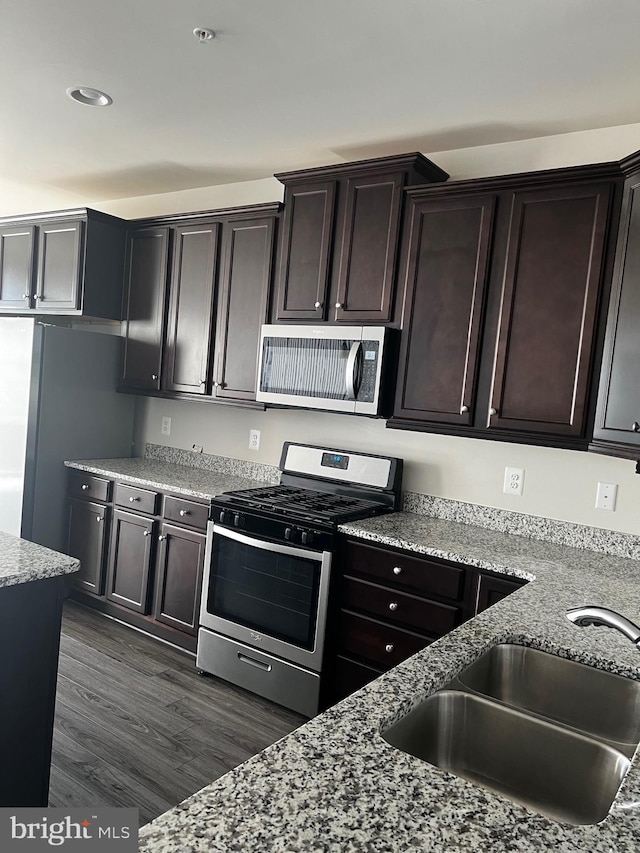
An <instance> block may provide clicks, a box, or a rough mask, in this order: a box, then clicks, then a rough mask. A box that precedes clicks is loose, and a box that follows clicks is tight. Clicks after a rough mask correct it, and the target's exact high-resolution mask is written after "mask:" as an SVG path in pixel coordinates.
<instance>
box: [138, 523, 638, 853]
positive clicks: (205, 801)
mask: <svg viewBox="0 0 640 853" xmlns="http://www.w3.org/2000/svg"><path fill="white" fill-rule="evenodd" d="M341 530H342V531H343V532H345V533H349V534H350V535H353V536H357V537H360V538H363V539H367V540H370V541H373V542H379V543H382V544H388V545H394V546H400V547H403V548H409V549H411V550H414V551H416V552H419V553H423V554H430V555H434V556H438V557H444V558H446V559H449V560H455V561H461V562H464V563H466V564H471V565H475V566H478V567H480V568H485V569H491V570H493V571H497V572H501V573H505V574H510V575H516V576H518V577H521V578H525V579H528V580H531V581H532V582H531V583H529V584H527V585H526V586H524V587H522V588H521V589H519V590H518V591H517V592H515V593H514V594H513V595H511V596H509V597H508V598H506V599H504V600H503V601H501V602H499V603H498V604H496V605H495V606H493V607H491V608H490V609H488V610H486V611H484V612H483V613H481V614H480V615H479V616H477V617H475V618H474V619H472V620H471V621H469V622H467V623H465V624H464V625H462V626H460V627H459V628H457V629H456V630H455V631H452V632H451V633H450V634H447V635H446V636H444V637H442V638H441V639H440V640H438V641H437V642H435V643H433V644H432V645H431V646H429V647H428V648H427V649H425V650H424V651H422V652H419V653H418V654H417V655H414V656H413V657H412V658H410V659H409V660H407V661H405V662H404V663H403V664H400V666H397V667H395V668H394V669H393V670H391V671H390V672H388V673H386V674H385V675H383V676H381V677H380V678H378V679H376V681H374V682H372V683H371V684H369V685H367V686H366V687H365V688H363V689H362V690H360V691H358V692H357V693H354V694H353V695H351V696H349V697H348V698H347V699H345V700H344V701H343V702H341V703H339V704H338V705H336V706H334V707H333V708H331V709H329V710H328V711H326V712H325V713H323V714H321V715H319V716H318V717H316V718H314V719H313V720H311V721H309V722H308V723H307V724H305V725H304V726H301V727H300V728H299V729H297V730H296V731H295V732H292V733H291V734H290V735H288V736H287V737H285V738H283V739H282V740H280V741H278V742H277V743H276V744H274V745H273V746H271V747H269V748H267V749H265V750H264V751H263V752H261V753H259V754H258V755H257V756H255V757H254V758H252V759H250V760H249V761H247V762H245V763H244V764H242V765H240V766H239V767H237V768H235V769H234V770H232V771H231V772H229V773H227V774H226V775H225V776H223V777H222V778H220V779H218V780H217V781H216V782H214V783H213V784H211V785H209V786H208V787H206V788H203V789H202V790H201V791H199V792H198V793H196V794H194V795H193V796H192V797H190V798H189V799H187V800H185V801H184V802H183V803H181V804H180V805H179V806H177V807H176V808H174V809H172V810H171V811H168V812H166V813H165V814H164V815H161V816H160V817H159V818H157V819H156V820H155V821H153V822H152V823H150V824H148V825H147V826H145V827H143V828H142V829H141V832H140V836H141V837H140V850H143V851H156V853H195V851H203V853H204V851H225V853H226V852H227V851H229V853H231V851H238V853H247V851H251V853H253V851H256V853H257V851H260V853H266V851H270V853H294V851H295V852H296V853H297V851H300V853H302V851H304V853H310V851H323V853H329V851H331V853H333V852H334V851H335V853H346V851H367V853H393V852H394V851H398V853H400V851H411V850H414V851H420V852H421V853H445V851H446V853H449V851H482V853H484V851H487V850H490V851H491V853H502V851H535V850H539V851H548V850H554V851H559V852H560V853H578V851H587V850H588V851H590V852H591V853H611V852H612V851H616V853H623V851H624V853H627V851H628V853H631V851H636V850H637V849H638V838H639V837H640V761H638V760H637V759H636V760H635V762H634V763H633V764H632V766H631V769H630V771H629V773H628V775H627V777H626V779H625V781H624V782H623V785H622V788H621V789H620V791H619V793H618V796H617V798H616V800H615V801H614V804H613V806H612V809H611V812H610V814H609V816H608V817H607V818H606V819H605V820H604V821H603V822H601V823H600V824H598V825H595V826H569V825H567V824H561V823H556V822H554V821H551V820H549V819H547V818H544V817H541V816H539V815H537V814H534V813H533V812H530V811H528V810H526V809H525V808H523V807H521V806H518V805H516V804H515V803H512V802H510V801H509V800H506V799H503V798H502V797H499V796H497V795H494V794H492V793H490V792H489V791H485V790H484V789H482V788H479V787H476V786H475V785H472V784H470V783H469V782H466V781H465V780H463V779H459V778H457V777H455V776H453V775H451V774H449V773H446V772H443V771H441V770H438V769H437V768H435V767H433V766H431V765H429V764H427V763H425V762H423V761H420V760H419V759H416V758H413V757H412V756H410V755H407V754H405V753H403V752H400V751H398V750H396V749H394V748H393V747H391V746H390V745H389V744H387V743H386V741H384V740H383V739H382V738H381V736H380V731H381V730H382V729H385V728H386V727H387V726H388V725H389V724H390V723H392V722H394V721H395V720H397V719H398V718H399V717H401V716H403V715H404V714H405V713H406V712H407V711H408V710H409V709H410V708H411V707H413V706H414V705H415V704H417V703H418V702H419V701H421V700H422V699H423V698H425V697H426V696H428V695H429V694H431V693H433V692H434V691H435V690H437V689H438V688H439V687H441V686H443V685H444V684H445V683H446V682H447V681H449V680H450V679H451V678H452V677H453V676H454V675H455V674H456V673H458V672H459V671H460V670H461V669H463V668H464V667H465V666H467V665H468V664H469V663H470V662H471V661H472V660H474V659H475V658H477V657H478V655H480V654H481V653H482V652H484V651H485V650H486V649H488V648H490V647H491V646H493V645H495V644H496V643H498V642H515V643H519V644H523V645H529V646H534V647H537V648H540V649H542V650H546V651H551V652H554V653H556V654H559V655H561V656H565V657H571V658H574V659H576V660H579V661H582V662H584V663H588V664H592V665H594V666H598V667H601V668H604V669H607V670H610V671H613V672H617V673H619V674H622V675H627V676H630V677H632V678H635V679H637V680H640V654H639V653H638V650H637V649H636V648H635V646H634V645H633V644H632V643H630V642H629V641H628V640H627V639H625V638H624V637H623V636H622V635H621V634H619V633H618V632H616V631H612V630H608V629H604V628H593V627H592V628H578V627H576V626H574V625H572V624H571V623H570V622H569V621H568V620H567V619H566V616H565V612H566V610H567V609H568V608H569V607H572V606H576V605H581V604H599V605H603V606H608V607H611V608H613V609H614V610H619V611H621V612H622V613H624V614H625V615H627V616H628V617H629V618H631V619H632V620H634V621H640V582H639V581H640V563H639V562H638V561H636V560H630V559H625V558H621V557H613V556H607V555H604V554H600V553H596V552H593V551H586V550H581V549H578V548H570V547H566V546H560V545H555V544H550V543H548V542H542V541H536V540H532V539H528V538H524V537H520V536H513V535H509V534H505V533H497V532H494V531H490V530H487V529H484V528H481V527H475V526H472V525H468V524H460V523H457V522H451V521H443V520H439V519H433V518H430V517H427V516H419V515H413V514H410V513H396V514H393V515H388V516H382V517H379V518H375V519H369V520H367V521H363V522H358V523H356V524H349V525H344V526H343V527H342V528H341Z"/></svg>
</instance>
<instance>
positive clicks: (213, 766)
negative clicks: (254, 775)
mask: <svg viewBox="0 0 640 853" xmlns="http://www.w3.org/2000/svg"><path fill="white" fill-rule="evenodd" d="M304 721H305V718H304V717H301V716H299V715H298V714H295V713H293V712H292V711H287V710H285V709H284V708H281V707H280V706H278V705H273V704H272V703H270V702H267V701H266V700H265V699H261V698H259V697H257V696H254V695H253V694H251V693H247V692H246V691H244V690H241V689H240V688H236V687H233V686H232V685H230V684H227V683H226V682H223V681H219V680H217V679H214V678H202V677H201V676H199V675H198V674H197V673H196V670H195V663H194V659H193V657H191V656H189V655H186V654H184V653H182V652H180V651H179V650H177V649H174V648H172V647H171V646H167V645H165V644H163V643H159V642H157V641H156V640H152V639H150V638H148V637H146V636H144V635H143V634H140V633H139V632H137V631H134V630H133V629H131V628H127V627H126V626H124V625H120V624H119V623H117V622H114V621H112V620H110V619H105V618H104V617H103V616H101V615H100V614H97V613H94V612H93V611H91V610H88V609H87V608H84V607H81V606H80V605H78V604H75V603H74V602H71V601H68V602H66V604H65V612H64V617H63V625H62V637H61V642H60V663H59V669H58V692H57V699H56V718H55V729H54V738H53V756H52V765H51V784H50V789H49V805H50V806H59V807H67V808H69V807H77V806H124V807H129V808H131V807H135V808H139V809H140V824H141V825H142V824H145V823H147V822H148V821H150V820H152V819H153V818H154V817H157V816H158V815H159V814H162V812H164V811H166V810H167V809H169V808H171V807H172V806H175V805H176V804H177V803H179V802H180V801H181V800H183V799H184V798H185V797H187V796H189V794H192V793H194V792H195V791H198V790H199V789H200V788H202V787H203V786H204V785H207V784H208V783H209V782H212V781H213V780H214V779H217V778H218V777H219V776H222V774H223V773H226V772H227V770H230V769H231V768H232V767H235V766H236V765H238V764H240V763H241V762H242V761H246V759H247V758H250V757H251V756H252V755H255V754H256V753H257V752H259V751H260V750H261V749H264V748H265V747H266V746H268V745H269V744H271V743H274V742H275V741H276V740H278V739H279V738H281V737H283V736H284V735H286V734H288V733H289V732H290V731H292V730H293V729H295V728H297V727H298V726H299V725H301V724H302V723H303V722H304Z"/></svg>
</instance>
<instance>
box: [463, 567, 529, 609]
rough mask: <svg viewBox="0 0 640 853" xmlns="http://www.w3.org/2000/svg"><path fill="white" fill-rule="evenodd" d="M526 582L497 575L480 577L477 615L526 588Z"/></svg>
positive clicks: (481, 575)
mask: <svg viewBox="0 0 640 853" xmlns="http://www.w3.org/2000/svg"><path fill="white" fill-rule="evenodd" d="M525 583H526V581H521V580H515V579H513V580H511V579H509V578H498V577H496V576H495V575H485V574H480V575H478V588H477V591H476V606H475V614H474V615H477V614H478V613H482V611H483V610H486V609H487V607H491V605H493V604H497V602H498V601H502V599H503V598H506V597H507V596H508V595H511V593H512V592H515V591H516V590H517V589H520V587H521V586H524V585H525Z"/></svg>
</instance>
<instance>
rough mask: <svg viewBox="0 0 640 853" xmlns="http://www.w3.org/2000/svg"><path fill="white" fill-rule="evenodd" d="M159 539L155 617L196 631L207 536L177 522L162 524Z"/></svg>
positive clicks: (189, 631) (192, 631) (188, 630)
mask: <svg viewBox="0 0 640 853" xmlns="http://www.w3.org/2000/svg"><path fill="white" fill-rule="evenodd" d="M159 543H160V546H159V548H158V556H157V558H156V587H155V601H154V607H153V617H154V619H156V620H157V621H158V622H163V623H164V624H166V625H171V626H172V627H173V628H177V629H178V630H180V631H186V632H187V633H188V634H193V635H195V634H197V632H198V614H199V608H200V591H201V589H202V566H203V562H204V549H205V543H206V537H205V535H204V533H196V532H195V531H193V530H187V529H185V528H183V527H178V526H177V525H175V524H162V526H161V528H160V536H159Z"/></svg>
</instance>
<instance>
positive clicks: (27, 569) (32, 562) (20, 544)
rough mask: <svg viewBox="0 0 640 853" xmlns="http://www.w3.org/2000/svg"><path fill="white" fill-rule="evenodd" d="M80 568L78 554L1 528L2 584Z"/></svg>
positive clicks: (0, 569) (0, 565) (32, 579)
mask: <svg viewBox="0 0 640 853" xmlns="http://www.w3.org/2000/svg"><path fill="white" fill-rule="evenodd" d="M79 568H80V562H79V561H78V560H76V559H75V557H68V556H67V555H66V554H59V553H58V551H52V550H51V549H50V548H45V547H43V546H42V545H36V543H35V542H28V541H27V540H26V539H20V538H19V537H18V536H11V535H10V534H9V533H3V532H1V531H0V586H14V585H15V584H19V583H29V582H30V581H39V580H43V579H44V578H54V577H57V576H58V575H69V574H71V573H72V572H77V571H78V569H79Z"/></svg>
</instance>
